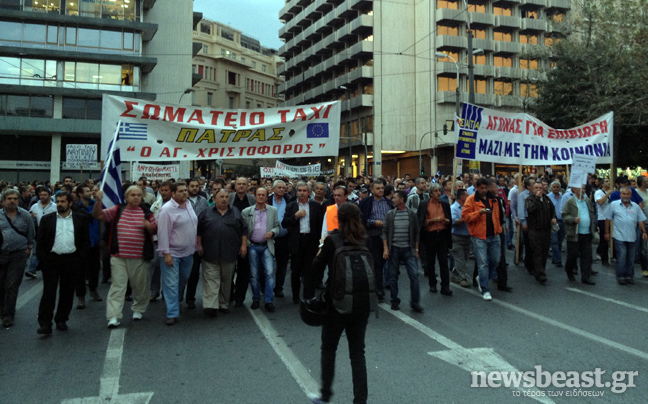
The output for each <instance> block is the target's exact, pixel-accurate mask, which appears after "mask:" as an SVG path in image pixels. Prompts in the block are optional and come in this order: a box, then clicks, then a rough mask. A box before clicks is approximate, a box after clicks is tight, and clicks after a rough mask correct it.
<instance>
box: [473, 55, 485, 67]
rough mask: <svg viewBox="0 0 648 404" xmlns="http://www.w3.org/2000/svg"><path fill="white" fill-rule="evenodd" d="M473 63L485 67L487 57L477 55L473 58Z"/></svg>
mask: <svg viewBox="0 0 648 404" xmlns="http://www.w3.org/2000/svg"><path fill="white" fill-rule="evenodd" d="M473 63H474V64H476V65H485V64H486V55H475V56H473Z"/></svg>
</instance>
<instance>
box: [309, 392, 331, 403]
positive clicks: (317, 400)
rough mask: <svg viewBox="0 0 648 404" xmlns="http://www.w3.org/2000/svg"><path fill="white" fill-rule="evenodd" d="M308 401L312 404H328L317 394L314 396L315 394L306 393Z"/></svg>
mask: <svg viewBox="0 0 648 404" xmlns="http://www.w3.org/2000/svg"><path fill="white" fill-rule="evenodd" d="M308 399H309V400H311V402H312V403H313V404H324V403H328V401H324V400H322V397H321V396H320V395H319V394H315V393H308Z"/></svg>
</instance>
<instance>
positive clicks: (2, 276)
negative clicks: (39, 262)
mask: <svg viewBox="0 0 648 404" xmlns="http://www.w3.org/2000/svg"><path fill="white" fill-rule="evenodd" d="M26 264H27V251H26V250H19V251H16V252H13V253H11V254H2V255H0V312H1V313H2V317H3V318H4V317H7V316H9V317H12V318H13V316H14V315H15V314H16V301H17V300H18V288H20V284H21V283H22V280H23V276H24V275H23V274H24V273H25V265H26Z"/></svg>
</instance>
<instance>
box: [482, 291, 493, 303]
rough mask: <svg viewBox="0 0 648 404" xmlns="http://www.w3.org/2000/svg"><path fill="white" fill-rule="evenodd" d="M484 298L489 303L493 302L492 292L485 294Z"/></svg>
mask: <svg viewBox="0 0 648 404" xmlns="http://www.w3.org/2000/svg"><path fill="white" fill-rule="evenodd" d="M482 297H483V298H484V300H486V301H489V302H490V301H491V300H493V296H491V294H490V292H486V293H484V295H483V296H482Z"/></svg>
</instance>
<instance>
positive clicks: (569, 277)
mask: <svg viewBox="0 0 648 404" xmlns="http://www.w3.org/2000/svg"><path fill="white" fill-rule="evenodd" d="M567 278H568V279H569V281H570V282H574V281H576V278H575V277H574V275H572V274H570V273H568V274H567Z"/></svg>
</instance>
